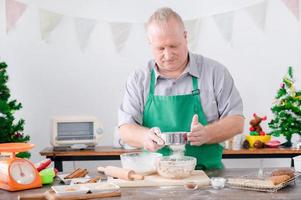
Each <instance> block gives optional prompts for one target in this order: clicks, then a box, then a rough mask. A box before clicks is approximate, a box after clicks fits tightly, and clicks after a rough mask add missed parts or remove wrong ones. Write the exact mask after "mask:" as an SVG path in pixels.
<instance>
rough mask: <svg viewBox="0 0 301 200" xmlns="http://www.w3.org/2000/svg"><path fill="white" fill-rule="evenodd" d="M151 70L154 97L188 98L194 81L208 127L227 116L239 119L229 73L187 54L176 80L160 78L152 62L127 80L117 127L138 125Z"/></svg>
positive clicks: (238, 105)
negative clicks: (182, 70) (184, 64)
mask: <svg viewBox="0 0 301 200" xmlns="http://www.w3.org/2000/svg"><path fill="white" fill-rule="evenodd" d="M152 69H154V70H155V75H156V81H155V95H160V96H171V95H183V94H191V92H192V90H193V85H192V76H194V77H197V78H198V87H199V89H200V98H201V102H202V108H203V112H204V114H205V116H206V118H207V121H208V123H212V122H214V121H216V120H218V119H220V118H223V117H226V116H230V115H243V103H242V99H241V97H240V95H239V92H238V90H237V89H236V87H235V85H234V81H233V79H232V77H231V75H230V73H229V71H228V70H227V69H226V68H225V67H224V66H223V65H222V64H220V63H218V62H217V61H214V60H212V59H209V58H206V57H204V56H201V55H197V54H193V53H189V62H188V64H187V67H186V69H185V70H184V72H183V73H182V74H181V76H180V77H178V78H177V79H173V78H166V77H164V76H162V75H160V73H159V72H158V70H157V67H156V64H155V61H154V60H151V61H149V62H148V64H147V67H146V68H140V69H137V70H135V71H134V72H133V73H132V74H131V75H130V76H129V78H128V80H127V83H126V86H125V94H124V98H123V101H122V104H121V105H120V108H119V111H118V117H119V120H118V126H121V125H123V124H133V123H136V124H140V125H141V124H142V120H143V111H144V106H145V104H146V100H147V98H148V95H149V86H150V78H151V70H152Z"/></svg>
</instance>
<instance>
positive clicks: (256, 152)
mask: <svg viewBox="0 0 301 200" xmlns="http://www.w3.org/2000/svg"><path fill="white" fill-rule="evenodd" d="M140 151H141V150H126V149H120V148H113V147H111V146H98V147H96V148H95V149H94V150H76V151H75V150H71V151H54V150H53V148H52V147H47V148H45V149H43V150H42V151H41V152H40V154H41V155H42V156H46V158H50V159H51V160H52V161H54V166H55V167H56V168H57V169H58V170H59V171H63V161H83V160H119V159H120V154H123V153H131V152H140ZM297 155H301V149H287V148H286V149H280V148H276V149H275V148H264V149H248V150H247V149H240V150H229V149H225V150H224V152H223V158H227V159H239V158H292V157H294V156H297ZM293 165H294V163H293V159H291V166H293Z"/></svg>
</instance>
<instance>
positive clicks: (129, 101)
mask: <svg viewBox="0 0 301 200" xmlns="http://www.w3.org/2000/svg"><path fill="white" fill-rule="evenodd" d="M146 31H147V36H148V39H149V43H150V46H151V48H152V52H153V55H154V60H151V61H149V62H148V64H147V67H146V68H144V69H138V70H136V71H135V72H134V73H132V74H131V76H130V77H129V79H128V81H127V84H126V90H125V96H124V99H123V102H122V104H121V106H120V109H119V124H118V125H119V130H120V136H121V139H122V140H123V142H125V143H127V144H129V145H131V146H135V147H142V148H144V149H146V150H148V151H152V152H154V151H158V152H160V153H162V154H163V155H168V154H170V149H168V148H167V147H166V146H165V147H164V141H163V140H162V138H160V137H159V136H158V134H159V133H160V131H161V132H176V131H186V132H188V141H189V142H188V144H186V146H185V155H187V156H193V157H195V158H197V166H196V169H212V168H222V167H223V165H222V162H221V159H222V152H223V147H222V145H220V143H221V142H223V141H225V140H227V139H229V138H232V137H233V136H234V135H236V134H238V133H241V132H242V130H243V122H244V118H243V105H242V100H241V97H240V95H239V93H238V91H237V89H236V87H235V85H234V81H233V79H232V77H231V75H230V73H229V72H228V71H227V69H226V68H225V67H224V66H223V65H221V64H220V63H218V62H216V61H214V60H211V59H209V58H206V57H203V56H201V55H197V54H193V53H191V52H189V51H188V47H187V32H186V31H185V27H184V24H183V21H182V19H181V17H180V16H179V15H178V14H177V13H176V12H174V11H173V10H172V9H170V8H160V9H158V10H157V11H156V12H155V13H154V14H153V15H152V16H151V17H150V19H149V20H148V23H147V25H146Z"/></svg>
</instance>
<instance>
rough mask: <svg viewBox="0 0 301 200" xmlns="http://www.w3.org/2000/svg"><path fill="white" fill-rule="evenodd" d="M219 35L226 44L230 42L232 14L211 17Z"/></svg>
mask: <svg viewBox="0 0 301 200" xmlns="http://www.w3.org/2000/svg"><path fill="white" fill-rule="evenodd" d="M213 19H214V21H215V23H216V25H217V27H218V29H219V30H220V33H221V34H222V36H223V37H224V39H225V40H226V41H227V42H231V40H232V33H233V22H234V12H227V13H223V14H218V15H215V16H213Z"/></svg>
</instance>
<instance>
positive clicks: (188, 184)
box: [184, 181, 199, 190]
mask: <svg viewBox="0 0 301 200" xmlns="http://www.w3.org/2000/svg"><path fill="white" fill-rule="evenodd" d="M198 187H199V185H198V183H196V182H195V181H187V182H185V184H184V188H185V189H186V190H196V189H198Z"/></svg>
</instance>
